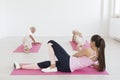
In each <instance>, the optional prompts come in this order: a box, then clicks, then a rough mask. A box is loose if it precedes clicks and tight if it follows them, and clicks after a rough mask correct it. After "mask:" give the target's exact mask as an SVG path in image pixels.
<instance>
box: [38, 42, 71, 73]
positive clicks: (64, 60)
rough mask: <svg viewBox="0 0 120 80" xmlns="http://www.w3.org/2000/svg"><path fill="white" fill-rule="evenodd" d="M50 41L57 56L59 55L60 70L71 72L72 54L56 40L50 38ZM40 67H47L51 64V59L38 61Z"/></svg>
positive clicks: (58, 65) (57, 64)
mask: <svg viewBox="0 0 120 80" xmlns="http://www.w3.org/2000/svg"><path fill="white" fill-rule="evenodd" d="M48 43H52V48H53V50H54V53H55V56H56V57H57V59H58V61H56V67H57V69H58V71H61V72H71V70H70V66H69V63H70V62H69V61H70V60H69V59H70V56H69V55H68V54H67V52H66V51H65V50H64V49H63V48H62V47H61V46H60V45H59V44H58V43H57V42H55V41H53V40H50V41H48ZM37 64H38V66H39V67H40V68H47V67H49V66H50V64H51V63H50V61H44V62H40V63H37Z"/></svg>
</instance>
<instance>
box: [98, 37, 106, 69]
mask: <svg viewBox="0 0 120 80" xmlns="http://www.w3.org/2000/svg"><path fill="white" fill-rule="evenodd" d="M104 51H105V41H104V40H103V39H102V38H101V39H100V46H99V47H98V63H99V66H98V70H99V71H104V70H105V68H106V65H105V54H104Z"/></svg>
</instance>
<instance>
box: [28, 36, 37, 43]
mask: <svg viewBox="0 0 120 80" xmlns="http://www.w3.org/2000/svg"><path fill="white" fill-rule="evenodd" d="M29 37H30V38H31V40H32V41H33V43H36V41H35V39H34V38H33V36H32V35H29Z"/></svg>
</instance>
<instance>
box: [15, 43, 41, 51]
mask: <svg viewBox="0 0 120 80" xmlns="http://www.w3.org/2000/svg"><path fill="white" fill-rule="evenodd" d="M40 47H41V43H40V44H32V49H31V50H30V53H35V52H38V51H39V49H40ZM13 52H19V53H23V52H24V51H23V45H20V46H19V47H18V48H16V49H15V50H14V51H13Z"/></svg>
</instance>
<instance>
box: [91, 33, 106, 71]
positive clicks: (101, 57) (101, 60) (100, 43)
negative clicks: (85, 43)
mask: <svg viewBox="0 0 120 80" xmlns="http://www.w3.org/2000/svg"><path fill="white" fill-rule="evenodd" d="M91 41H92V42H93V41H94V42H95V46H96V47H97V49H98V58H97V60H98V64H99V66H98V70H99V71H104V70H105V68H106V65H105V54H104V52H105V41H104V39H103V38H101V36H99V35H93V36H92V38H91Z"/></svg>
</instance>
